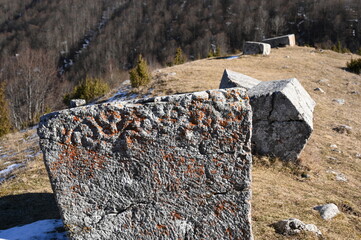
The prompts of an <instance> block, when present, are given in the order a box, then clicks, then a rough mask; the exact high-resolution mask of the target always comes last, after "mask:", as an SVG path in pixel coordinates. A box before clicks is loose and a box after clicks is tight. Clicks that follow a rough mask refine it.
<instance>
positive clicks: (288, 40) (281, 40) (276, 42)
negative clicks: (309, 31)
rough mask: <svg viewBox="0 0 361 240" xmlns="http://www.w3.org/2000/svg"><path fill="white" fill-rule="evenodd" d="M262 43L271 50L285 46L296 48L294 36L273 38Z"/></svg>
mask: <svg viewBox="0 0 361 240" xmlns="http://www.w3.org/2000/svg"><path fill="white" fill-rule="evenodd" d="M262 42H263V43H268V44H270V45H271V47H272V48H276V47H285V46H290V47H293V46H296V37H295V35H294V34H289V35H284V36H279V37H274V38H267V39H263V40H262Z"/></svg>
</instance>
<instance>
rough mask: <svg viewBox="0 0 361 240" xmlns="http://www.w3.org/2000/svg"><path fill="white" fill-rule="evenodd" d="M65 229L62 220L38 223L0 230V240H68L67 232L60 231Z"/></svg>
mask: <svg viewBox="0 0 361 240" xmlns="http://www.w3.org/2000/svg"><path fill="white" fill-rule="evenodd" d="M62 227H63V222H62V221H61V220H60V219H48V220H41V221H37V222H34V223H31V224H28V225H24V226H21V227H14V228H10V229H6V230H0V240H35V239H36V240H47V239H58V240H66V239H67V237H66V232H61V231H59V228H62Z"/></svg>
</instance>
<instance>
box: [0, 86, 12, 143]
mask: <svg viewBox="0 0 361 240" xmlns="http://www.w3.org/2000/svg"><path fill="white" fill-rule="evenodd" d="M4 89H5V85H4V84H0V137H2V136H4V135H5V134H7V133H9V132H10V129H11V123H10V117H9V115H10V114H9V106H8V102H7V100H6V98H5V91H4Z"/></svg>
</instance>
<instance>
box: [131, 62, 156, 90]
mask: <svg viewBox="0 0 361 240" xmlns="http://www.w3.org/2000/svg"><path fill="white" fill-rule="evenodd" d="M129 76H130V83H131V84H132V87H134V88H137V87H140V86H143V85H147V84H148V83H149V82H150V79H151V74H150V72H149V70H148V64H147V62H146V61H145V60H144V58H143V57H142V55H139V56H138V63H137V66H135V67H134V68H133V69H131V70H130V71H129Z"/></svg>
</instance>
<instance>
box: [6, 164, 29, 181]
mask: <svg viewBox="0 0 361 240" xmlns="http://www.w3.org/2000/svg"><path fill="white" fill-rule="evenodd" d="M23 166H24V164H12V165H10V166H8V167H7V168H5V169H4V170H1V171H0V177H1V178H4V177H7V176H8V175H9V174H11V173H12V172H13V171H15V170H16V169H19V168H21V167H23Z"/></svg>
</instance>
